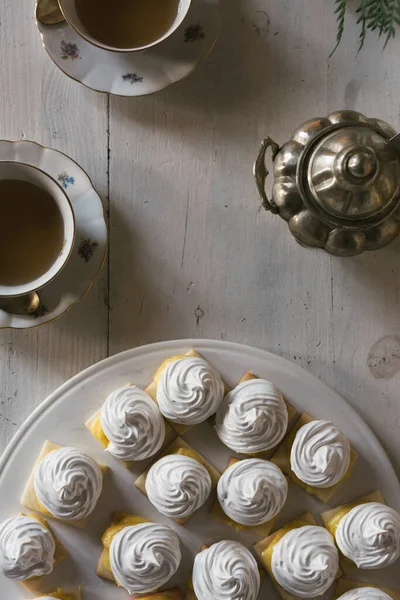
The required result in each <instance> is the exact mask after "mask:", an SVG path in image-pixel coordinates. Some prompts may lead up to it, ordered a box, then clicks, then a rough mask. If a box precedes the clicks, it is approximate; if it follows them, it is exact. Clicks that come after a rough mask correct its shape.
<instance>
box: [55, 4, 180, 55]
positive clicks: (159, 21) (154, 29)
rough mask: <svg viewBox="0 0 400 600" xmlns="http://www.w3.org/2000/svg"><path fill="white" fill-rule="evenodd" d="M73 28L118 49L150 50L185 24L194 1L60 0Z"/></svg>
mask: <svg viewBox="0 0 400 600" xmlns="http://www.w3.org/2000/svg"><path fill="white" fill-rule="evenodd" d="M58 1H59V5H60V9H61V11H62V13H63V15H64V17H65V19H66V20H67V22H68V23H69V25H71V27H72V28H73V29H75V31H77V33H78V34H79V35H80V36H81V37H83V38H84V39H86V40H87V41H88V42H90V43H91V44H94V45H95V46H100V47H101V48H103V49H105V50H111V51H114V52H135V51H139V50H147V49H148V48H152V47H153V46H155V45H157V44H159V43H161V42H163V41H164V40H166V39H167V38H168V37H170V36H171V35H172V34H173V33H174V31H176V30H177V29H178V27H179V26H180V25H181V24H182V22H183V20H184V18H185V17H186V15H187V13H188V10H189V8H190V5H191V0H112V1H110V0H58Z"/></svg>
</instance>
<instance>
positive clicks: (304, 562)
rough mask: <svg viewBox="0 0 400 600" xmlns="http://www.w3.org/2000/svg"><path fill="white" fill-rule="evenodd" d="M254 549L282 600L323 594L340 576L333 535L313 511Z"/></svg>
mask: <svg viewBox="0 0 400 600" xmlns="http://www.w3.org/2000/svg"><path fill="white" fill-rule="evenodd" d="M254 548H255V550H256V552H257V554H258V556H259V557H260V559H261V561H262V563H263V565H264V566H265V568H266V570H267V572H268V574H269V575H270V577H271V578H272V581H273V582H274V584H275V586H276V588H277V590H278V592H279V595H280V596H281V598H282V599H283V600H295V599H297V598H316V597H317V596H321V595H322V594H324V593H325V592H326V591H327V590H328V589H329V588H330V587H331V585H332V584H333V582H334V581H335V579H336V578H337V577H338V576H339V575H340V571H339V554H338V551H337V549H336V546H335V542H334V539H333V536H332V535H331V534H330V533H329V532H328V531H327V530H326V529H324V528H323V527H319V526H318V525H317V523H316V521H315V519H314V517H313V516H312V515H311V514H310V513H306V514H305V515H303V516H302V517H300V518H299V519H296V520H295V521H292V522H291V523H289V524H288V525H285V526H284V527H282V528H281V529H279V530H278V531H276V532H275V533H273V534H272V535H270V536H269V537H267V538H265V539H264V540H262V541H261V542H259V543H258V544H256V545H255V547H254Z"/></svg>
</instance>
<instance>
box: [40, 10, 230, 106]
mask: <svg viewBox="0 0 400 600" xmlns="http://www.w3.org/2000/svg"><path fill="white" fill-rule="evenodd" d="M36 23H37V26H38V28H39V31H40V33H41V36H42V41H43V46H44V47H45V49H46V51H47V53H48V54H49V56H50V58H51V59H52V60H53V61H54V62H55V63H56V65H57V66H58V67H59V68H60V69H61V70H62V71H64V73H65V74H66V75H68V76H69V77H71V78H72V79H75V80H76V81H79V82H80V83H83V84H84V85H86V86H87V87H89V88H91V89H93V90H96V91H97V92H107V93H109V94H115V95H117V96H146V95H147V94H154V93H155V92H159V91H160V90H163V89H165V88H167V87H168V86H170V85H171V84H173V83H176V82H177V81H180V80H181V79H184V78H185V77H187V76H188V75H189V74H190V73H191V72H192V71H194V69H195V68H196V67H197V65H198V64H199V63H200V62H201V61H202V60H203V59H204V58H205V57H206V56H207V55H208V54H209V53H210V51H211V50H212V48H213V46H214V44H215V41H216V39H217V37H218V33H219V25H220V14H219V0H192V5H191V7H190V9H189V12H188V14H187V16H186V18H185V20H184V21H183V23H182V25H181V26H180V27H179V28H178V30H177V31H176V32H175V33H174V34H173V35H172V36H171V37H170V38H168V39H167V40H166V41H165V42H162V43H161V44H159V45H158V46H155V47H154V48H151V49H149V50H144V51H142V52H129V53H126V52H111V51H108V50H104V49H102V48H99V47H97V46H94V45H93V44H90V43H89V42H87V41H86V40H84V39H83V38H82V37H81V36H80V35H79V34H78V33H77V32H76V31H75V30H74V29H72V27H70V26H69V25H68V23H66V22H63V23H61V24H58V25H43V24H42V23H40V22H39V21H36Z"/></svg>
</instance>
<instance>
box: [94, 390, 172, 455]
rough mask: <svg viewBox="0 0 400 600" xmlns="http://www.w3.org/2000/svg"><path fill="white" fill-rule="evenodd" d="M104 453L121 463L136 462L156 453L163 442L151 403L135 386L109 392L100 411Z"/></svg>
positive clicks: (159, 421)
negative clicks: (104, 444)
mask: <svg viewBox="0 0 400 600" xmlns="http://www.w3.org/2000/svg"><path fill="white" fill-rule="evenodd" d="M101 426H102V428H103V431H104V433H105V434H106V436H107V438H108V440H109V442H110V443H109V445H108V448H107V451H108V452H109V453H110V454H111V455H112V456H114V457H115V458H117V459H119V460H122V461H128V462H129V461H138V460H144V459H146V458H150V457H151V456H154V454H156V453H157V452H158V451H159V450H160V448H161V446H162V445H163V443H164V440H165V423H164V419H163V417H162V415H161V413H160V410H159V408H158V406H157V404H156V403H155V402H154V400H153V399H152V398H151V397H150V396H149V395H148V394H146V392H144V391H143V390H141V389H140V388H138V387H136V386H125V387H122V388H119V389H117V390H115V391H114V392H112V393H111V394H110V395H109V396H108V397H107V399H106V401H105V403H104V405H103V407H102V409H101Z"/></svg>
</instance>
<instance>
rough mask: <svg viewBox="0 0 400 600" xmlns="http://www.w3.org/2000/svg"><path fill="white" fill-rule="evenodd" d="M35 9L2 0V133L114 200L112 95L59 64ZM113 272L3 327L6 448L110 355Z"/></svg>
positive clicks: (0, 375) (0, 438)
mask: <svg viewBox="0 0 400 600" xmlns="http://www.w3.org/2000/svg"><path fill="white" fill-rule="evenodd" d="M33 13H34V2H33V0H29V1H27V0H12V1H10V0H1V1H0V16H1V18H0V22H1V25H0V78H1V83H0V137H1V138H5V139H28V140H29V139H31V140H35V141H37V142H39V143H41V144H43V145H45V146H50V147H52V148H55V149H58V150H61V151H63V152H65V153H67V154H69V155H70V156H71V157H72V158H74V159H75V160H77V161H78V162H79V163H80V164H81V165H82V167H83V168H84V169H85V170H86V171H87V172H88V173H89V175H90V176H91V177H92V179H93V181H94V182H95V185H96V187H97V189H98V191H99V193H100V194H101V195H102V196H103V198H104V199H105V201H107V97H106V96H103V95H99V94H96V93H94V92H91V91H89V90H87V89H86V88H84V87H83V86H81V85H78V84H77V83H75V82H73V81H72V80H69V79H68V78H66V77H65V76H64V75H63V74H62V73H61V72H60V71H59V70H58V69H57V67H56V66H55V65H54V64H53V63H52V61H51V60H50V58H49V57H48V56H47V54H46V52H45V51H44V50H43V48H42V44H41V39H40V35H39V32H38V30H37V28H36V25H35V22H34V17H33ZM0 201H3V199H0ZM106 275H107V269H105V270H103V272H102V276H101V278H100V279H99V280H98V281H97V283H96V284H95V285H94V287H93V289H92V290H91V292H90V294H89V295H88V297H87V298H86V299H85V300H84V301H83V302H82V303H80V304H78V305H77V306H75V307H74V308H72V310H71V311H70V313H68V314H67V315H66V316H65V317H63V318H62V319H60V320H58V321H55V322H54V323H52V324H50V325H48V326H44V327H41V328H38V329H32V330H26V331H12V330H4V331H0V382H1V383H0V451H1V450H3V449H4V447H5V445H6V444H7V442H8V441H9V440H10V439H11V437H12V435H13V434H14V433H15V431H16V430H17V428H18V427H19V425H21V423H22V422H23V421H24V420H25V419H26V417H27V416H28V415H29V414H30V413H31V412H32V410H33V409H34V408H35V407H36V406H37V405H38V404H39V403H40V402H41V401H42V400H44V398H46V396H48V394H49V393H50V392H52V391H53V390H54V389H55V388H56V387H58V386H59V385H60V384H61V383H63V382H64V381H65V380H66V379H68V378H69V377H71V376H72V375H74V374H75V373H77V372H78V371H80V370H81V369H83V368H84V367H86V366H88V365H90V364H92V363H94V362H96V361H98V360H100V359H101V358H104V356H106V353H107V335H108V325H107V323H108V315H107V293H108V288H107V279H106Z"/></svg>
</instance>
